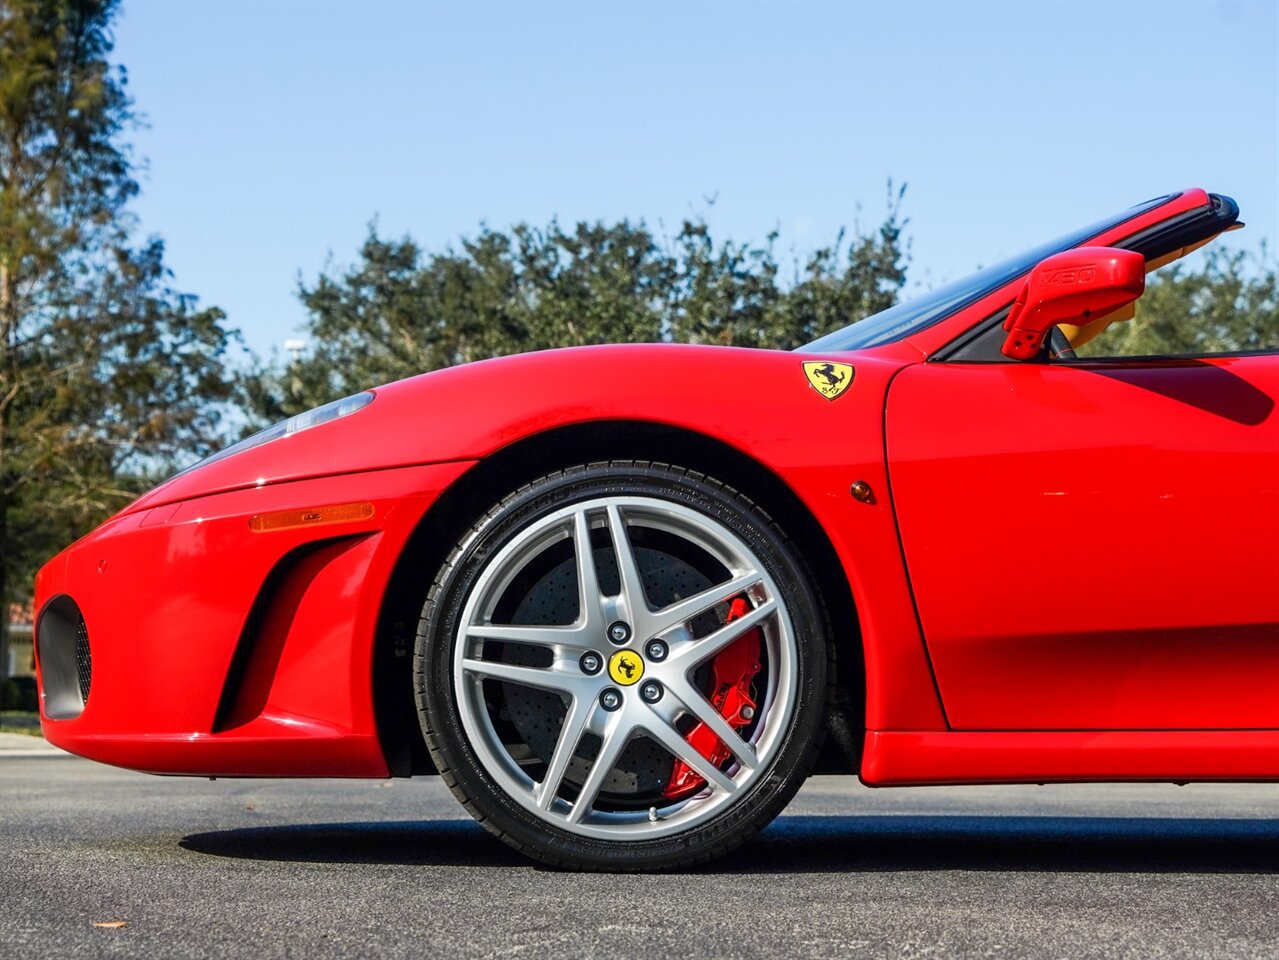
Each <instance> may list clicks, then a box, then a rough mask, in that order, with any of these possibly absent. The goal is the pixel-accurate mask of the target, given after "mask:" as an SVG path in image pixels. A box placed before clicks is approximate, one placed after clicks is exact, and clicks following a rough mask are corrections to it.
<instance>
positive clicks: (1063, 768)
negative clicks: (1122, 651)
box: [861, 730, 1279, 787]
mask: <svg viewBox="0 0 1279 960" xmlns="http://www.w3.org/2000/svg"><path fill="white" fill-rule="evenodd" d="M861 779H862V782H863V783H865V784H866V785H867V786H872V787H893V786H909V785H924V784H960V783H1049V782H1058V783H1061V782H1072V781H1074V782H1078V781H1124V780H1128V781H1156V782H1157V781H1172V782H1184V781H1191V780H1216V781H1279V730H1104V731H1103V730H1069V731H1043V732H1022V731H1019V732H998V733H956V732H946V731H937V732H933V731H910V732H897V731H893V732H883V731H879V732H877V731H869V732H867V734H866V743H865V751H864V753H863V755H862V766H861Z"/></svg>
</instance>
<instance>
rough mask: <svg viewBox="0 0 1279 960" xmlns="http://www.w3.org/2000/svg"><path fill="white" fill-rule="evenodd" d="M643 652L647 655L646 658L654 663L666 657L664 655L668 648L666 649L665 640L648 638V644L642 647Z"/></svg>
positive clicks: (668, 651)
mask: <svg viewBox="0 0 1279 960" xmlns="http://www.w3.org/2000/svg"><path fill="white" fill-rule="evenodd" d="M644 653H645V654H646V655H647V656H648V659H650V660H652V661H653V662H654V663H661V662H662V661H663V660H665V659H666V655H667V654H668V653H670V650H669V649H667V646H666V641H664V640H650V641H648V645H647V646H645V647H644Z"/></svg>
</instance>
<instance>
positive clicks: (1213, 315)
mask: <svg viewBox="0 0 1279 960" xmlns="http://www.w3.org/2000/svg"><path fill="white" fill-rule="evenodd" d="M1196 256H1202V257H1203V259H1202V261H1201V262H1200V264H1199V265H1198V266H1197V267H1196V266H1191V265H1189V264H1187V262H1186V261H1181V262H1178V263H1174V264H1170V265H1169V266H1166V267H1164V268H1163V269H1161V270H1159V271H1157V272H1156V273H1154V274H1151V276H1150V278H1149V282H1148V283H1147V285H1146V292H1145V293H1144V294H1142V297H1141V299H1140V300H1138V301H1137V312H1136V315H1135V316H1134V317H1133V318H1132V319H1131V320H1129V321H1126V322H1124V323H1115V324H1112V325H1111V326H1110V327H1109V328H1108V329H1107V330H1105V331H1104V332H1103V333H1102V334H1101V335H1100V336H1099V337H1097V338H1096V339H1095V340H1093V341H1091V342H1089V343H1087V344H1085V345H1084V347H1083V348H1082V349H1081V350H1080V355H1081V356H1091V357H1117V356H1155V355H1160V354H1168V355H1176V354H1181V355H1187V354H1189V355H1194V354H1201V353H1229V352H1232V351H1237V350H1263V349H1269V350H1274V349H1276V348H1277V347H1279V279H1277V278H1276V275H1275V263H1274V260H1273V259H1271V258H1270V257H1269V256H1268V255H1267V251H1266V248H1265V247H1264V246H1263V247H1261V249H1260V250H1258V251H1255V252H1250V251H1246V250H1232V249H1230V248H1228V247H1216V246H1214V247H1209V248H1208V249H1207V250H1205V251H1203V252H1202V254H1196Z"/></svg>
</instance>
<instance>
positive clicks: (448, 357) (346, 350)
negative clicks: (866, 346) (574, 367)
mask: <svg viewBox="0 0 1279 960" xmlns="http://www.w3.org/2000/svg"><path fill="white" fill-rule="evenodd" d="M901 199H902V192H901V191H900V190H898V191H893V190H892V188H891V186H890V191H889V206H888V211H887V215H886V217H885V220H884V222H883V224H882V225H881V226H880V227H879V228H878V229H877V230H875V231H873V232H870V233H863V232H862V231H861V230H859V229H856V228H854V230H853V232H852V233H851V235H849V234H844V233H841V234H840V235H839V236H838V237H837V238H836V240H835V242H834V243H833V244H831V245H830V246H828V247H825V248H822V249H820V250H817V251H816V252H814V253H813V254H811V255H810V256H809V257H808V258H807V259H806V260H804V261H803V263H802V264H801V263H797V264H796V265H795V267H794V270H793V273H792V275H791V276H790V277H789V279H787V278H786V277H784V276H783V272H784V271H783V267H782V265H781V264H780V263H779V258H778V252H777V249H776V240H777V238H776V235H770V236H768V237H767V238H766V240H765V242H764V243H763V244H759V245H749V244H738V243H734V242H731V241H723V242H720V241H716V240H715V239H714V238H713V237H712V235H711V231H710V228H709V227H708V226H707V224H706V223H705V222H703V221H688V222H685V223H684V224H683V225H682V227H681V229H680V230H679V232H678V233H677V234H676V235H675V236H674V237H671V238H666V239H664V238H659V237H658V236H655V235H654V234H653V232H652V231H651V230H649V228H648V227H647V226H646V225H645V224H643V223H633V222H631V221H628V220H623V221H621V222H618V223H611V224H610V223H604V222H599V221H597V222H593V223H578V224H576V225H575V226H573V227H572V228H565V227H563V226H562V225H561V224H559V223H558V222H555V221H552V222H551V223H550V224H549V225H547V226H545V227H541V228H538V227H532V226H530V225H528V224H520V225H517V226H515V227H513V228H511V229H510V230H509V231H499V230H493V229H489V228H484V229H482V230H480V232H479V233H478V235H477V236H475V237H473V238H469V239H465V240H463V241H461V243H460V245H459V246H458V247H457V248H455V249H449V250H445V251H443V252H440V253H425V252H423V251H422V250H421V248H420V247H419V246H418V245H417V244H416V243H415V242H414V241H413V240H412V239H410V238H408V237H405V238H403V239H400V240H388V239H385V238H384V237H382V236H380V235H379V234H378V232H377V229H376V227H374V228H372V229H370V232H369V236H368V238H367V239H366V240H365V242H364V245H363V247H362V248H361V250H360V254H359V259H358V261H357V262H356V263H355V264H354V265H353V266H351V267H350V268H348V269H345V270H340V271H338V270H328V271H325V272H324V273H322V274H321V275H320V276H319V277H318V278H317V279H316V281H315V282H314V283H313V284H310V285H306V284H304V285H303V286H302V287H301V289H300V291H299V295H300V297H301V299H302V302H303V304H304V305H305V306H306V309H307V312H308V315H309V316H308V321H307V326H306V334H307V336H308V339H309V345H310V346H309V351H308V352H307V353H306V355H305V356H303V357H302V358H300V359H299V360H297V361H296V362H289V363H283V364H281V363H279V362H276V363H270V364H260V365H259V367H258V369H257V370H256V371H254V373H253V375H251V376H250V377H248V378H246V381H245V403H246V406H247V407H248V408H249V409H250V410H251V411H252V413H253V414H254V415H255V416H256V418H257V420H258V421H259V422H260V421H268V422H269V421H271V420H273V419H278V418H280V417H283V416H287V415H290V414H293V413H297V412H300V411H302V410H305V409H307V408H309V407H312V406H315V405H317V404H320V403H324V402H326V401H328V400H332V399H335V398H336V397H339V396H342V395H345V394H349V393H354V392H357V391H359V390H363V389H365V388H367V387H368V386H369V385H370V384H377V383H385V382H387V381H390V380H396V379H400V378H402V377H407V376H412V375H414V374H418V373H422V372H425V371H428V370H435V369H438V368H441V367H447V366H452V365H453V364H457V363H464V362H466V361H468V360H478V359H482V358H485V357H493V356H500V355H503V354H510V353H519V352H523V351H528V350H542V349H547V348H550V347H564V346H575V345H582V344H591V343H646V342H660V341H671V340H674V341H681V342H690V343H710V344H723V345H731V346H744V347H774V348H780V349H789V348H791V347H795V346H798V345H800V344H802V343H806V342H807V341H809V340H811V339H813V338H814V337H817V336H820V335H821V334H823V333H826V332H828V331H830V330H833V329H835V328H836V327H839V326H842V325H844V324H846V323H850V322H852V321H854V320H858V319H861V318H862V317H865V316H868V315H870V314H872V313H875V312H877V311H879V310H882V309H884V308H886V307H888V306H891V305H892V304H893V303H894V301H895V300H896V297H897V294H898V291H899V290H900V289H901V287H902V284H903V283H904V282H905V279H906V261H907V258H908V251H907V250H906V249H905V245H904V242H903V239H902V228H903V226H904V222H903V220H902V218H901V216H900V203H901Z"/></svg>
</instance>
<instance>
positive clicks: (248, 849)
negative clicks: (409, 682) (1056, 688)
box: [181, 815, 1279, 873]
mask: <svg viewBox="0 0 1279 960" xmlns="http://www.w3.org/2000/svg"><path fill="white" fill-rule="evenodd" d="M181 846H182V847H183V848H184V849H186V850H189V851H192V852H194V853H201V854H207V855H210V856H218V857H232V858H237V859H246V860H275V861H293V862H307V863H385V864H410V865H436V866H473V867H497V866H527V865H528V863H529V862H528V861H527V860H525V859H524V858H523V857H521V856H520V855H519V854H517V853H516V852H515V851H513V850H510V849H508V848H507V847H506V846H505V845H504V844H502V843H501V842H500V841H498V840H496V839H495V838H493V837H491V836H490V835H489V834H488V833H486V832H485V831H484V829H483V828H482V827H480V826H479V825H477V824H475V823H473V822H471V821H469V820H430V821H402V822H396V823H321V824H301V825H296V826H277V827H246V828H242V829H237V830H217V831H212V832H209V833H198V834H192V835H191V836H188V837H185V838H183V839H182V841H181ZM700 869H701V870H702V871H706V872H717V873H718V872H727V873H813V872H823V871H830V872H840V873H856V872H886V871H919V870H971V871H1000V872H1012V873H1016V872H1035V873H1039V872H1053V873H1071V872H1089V873H1279V819H1168V818H1140V817H1056V816H1042V817H1028V816H1012V817H997V816H917V815H886V816H860V817H858V816H853V817H844V816H793V817H785V816H784V817H781V818H779V819H778V820H777V821H775V822H774V823H773V824H772V825H771V826H770V827H769V828H768V829H767V830H765V831H764V832H763V833H762V834H761V835H760V836H759V837H757V838H756V839H755V840H753V841H751V842H750V843H749V844H747V845H746V846H745V847H743V848H741V849H740V850H737V851H735V852H733V853H731V854H730V855H729V856H727V857H725V858H723V859H722V860H718V861H716V862H714V863H712V864H710V865H709V866H707V867H703V868H700Z"/></svg>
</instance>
